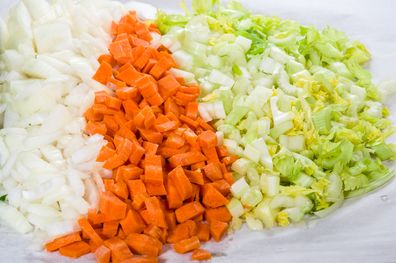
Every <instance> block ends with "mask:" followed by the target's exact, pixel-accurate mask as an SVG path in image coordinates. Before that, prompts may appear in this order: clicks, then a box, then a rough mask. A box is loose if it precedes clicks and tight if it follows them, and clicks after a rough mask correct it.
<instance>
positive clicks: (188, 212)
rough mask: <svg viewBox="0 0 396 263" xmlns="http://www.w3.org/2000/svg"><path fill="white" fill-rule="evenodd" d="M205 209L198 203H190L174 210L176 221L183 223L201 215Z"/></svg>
mask: <svg viewBox="0 0 396 263" xmlns="http://www.w3.org/2000/svg"><path fill="white" fill-rule="evenodd" d="M204 211H205V208H204V207H203V206H202V205H201V204H200V203H199V202H191V203H188V204H185V205H183V206H182V207H180V208H178V209H176V211H175V214H176V219H177V221H178V222H180V223H183V222H185V221H187V220H189V219H192V218H194V217H196V216H199V215H201V214H202V213H203V212H204Z"/></svg>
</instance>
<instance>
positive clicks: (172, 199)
mask: <svg viewBox="0 0 396 263" xmlns="http://www.w3.org/2000/svg"><path fill="white" fill-rule="evenodd" d="M167 187H168V188H167V193H168V194H167V196H166V198H167V201H168V208H169V209H174V208H179V207H181V206H182V205H183V199H182V198H181V197H180V195H179V192H178V189H177V188H176V186H175V183H174V182H173V181H172V180H171V179H169V178H168V185H167Z"/></svg>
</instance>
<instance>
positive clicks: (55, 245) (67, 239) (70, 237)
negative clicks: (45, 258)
mask: <svg viewBox="0 0 396 263" xmlns="http://www.w3.org/2000/svg"><path fill="white" fill-rule="evenodd" d="M77 241H81V236H80V232H75V233H71V234H67V235H65V236H62V237H58V238H56V239H54V240H53V241H51V242H50V243H47V244H46V245H45V248H46V249H47V251H49V252H53V251H56V250H58V249H59V248H61V247H64V246H67V245H70V244H71V243H74V242H77Z"/></svg>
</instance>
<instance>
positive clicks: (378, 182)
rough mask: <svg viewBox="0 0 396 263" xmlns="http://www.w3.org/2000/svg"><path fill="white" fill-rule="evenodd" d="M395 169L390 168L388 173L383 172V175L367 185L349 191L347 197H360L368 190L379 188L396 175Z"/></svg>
mask: <svg viewBox="0 0 396 263" xmlns="http://www.w3.org/2000/svg"><path fill="white" fill-rule="evenodd" d="M395 174H396V173H395V171H394V170H389V171H388V172H387V173H385V174H383V176H382V177H381V178H379V179H377V180H375V181H373V182H370V183H369V184H367V185H365V186H364V187H362V188H360V189H357V190H354V191H349V192H348V191H347V192H346V193H345V197H346V198H353V197H358V196H361V195H364V194H366V193H368V192H371V191H373V190H375V189H378V188H379V187H381V186H383V185H385V184H386V183H388V182H390V180H391V179H392V178H393V177H394V176H395Z"/></svg>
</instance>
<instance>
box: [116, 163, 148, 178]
mask: <svg viewBox="0 0 396 263" xmlns="http://www.w3.org/2000/svg"><path fill="white" fill-rule="evenodd" d="M117 173H118V174H119V177H120V179H121V180H124V181H125V182H128V180H134V179H139V178H140V175H142V174H143V169H141V168H139V167H137V166H135V165H127V166H121V167H119V168H118V170H117ZM116 177H117V174H116Z"/></svg>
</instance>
